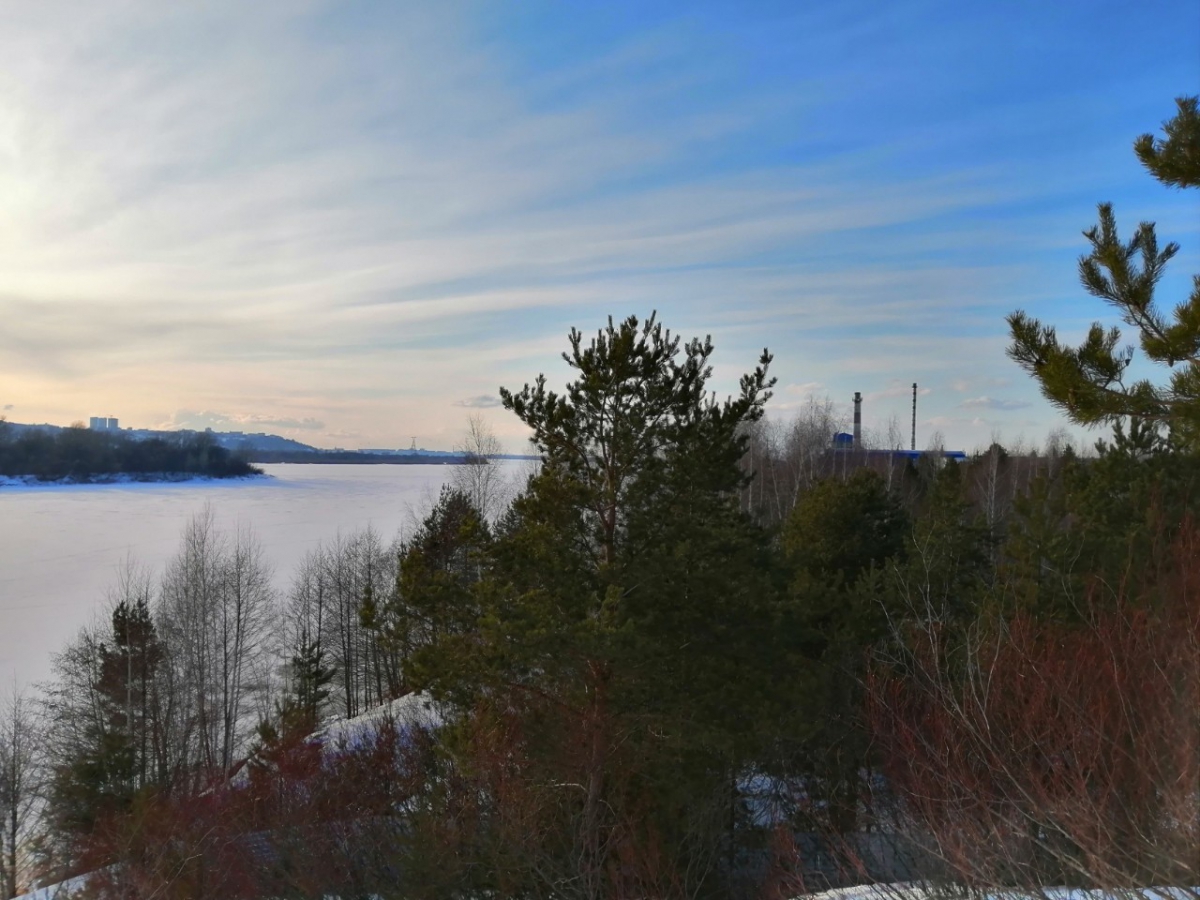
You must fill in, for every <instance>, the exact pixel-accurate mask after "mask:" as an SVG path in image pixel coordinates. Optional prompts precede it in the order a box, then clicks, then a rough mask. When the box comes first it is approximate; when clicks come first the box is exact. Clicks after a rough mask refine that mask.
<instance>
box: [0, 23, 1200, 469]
mask: <svg viewBox="0 0 1200 900" xmlns="http://www.w3.org/2000/svg"><path fill="white" fill-rule="evenodd" d="M1198 35H1200V0H1189V2H1155V0H1144V2H1140V3H1138V4H1130V3H1128V2H1121V3H1108V2H1096V0H1092V2H1066V0H1057V2H1054V3H1046V2H1044V0H1039V2H1005V3H987V4H984V3H952V2H895V3H886V4H885V3H878V2H874V0H871V2H857V0H852V2H840V3H838V2H835V3H829V2H826V3H805V2H795V0H792V2H779V3H773V2H752V0H739V2H735V3H727V4H709V3H703V2H688V3H678V4H675V3H670V2H655V3H644V2H629V3H625V2H603V3H573V2H553V3H549V2H546V3H543V2H536V0H530V2H495V3H489V4H484V3H479V4H476V3H456V2H447V0H438V2H430V3H415V2H414V3H389V2H374V3H367V2H337V3H322V2H308V0H256V2H254V3H244V2H208V3H162V2H158V0H154V2H126V0H112V2H109V0H96V2H89V3H87V4H78V3H71V4H68V3H60V2H57V0H40V2H38V3H28V2H24V0H22V2H8V0H0V61H2V62H0V415H4V416H6V417H7V418H8V419H9V420H11V421H16V422H52V423H56V424H67V423H69V422H72V421H76V420H81V419H82V420H86V419H87V418H88V417H89V416H92V415H113V416H117V417H119V418H120V420H121V424H122V425H125V426H133V427H146V428H150V427H164V428H181V427H212V428H214V429H216V430H241V431H265V432H271V433H277V434H281V435H285V436H289V437H294V438H297V439H299V440H302V441H304V442H306V443H310V444H313V445H315V446H321V447H334V446H337V447H347V448H359V447H407V446H409V445H410V443H411V442H414V441H415V442H416V443H417V445H418V446H422V447H427V448H430V449H450V448H452V447H453V446H455V444H456V443H459V442H460V441H461V439H462V437H463V432H464V430H465V423H466V420H467V417H468V416H469V415H472V414H477V415H480V416H482V417H483V418H484V420H485V421H486V422H487V423H488V424H489V425H490V426H491V427H492V428H493V429H494V430H495V432H496V433H497V434H498V435H499V436H500V437H501V438H502V439H503V441H504V442H505V443H506V445H507V447H508V449H510V450H514V451H519V450H521V449H522V448H523V446H524V444H523V442H524V438H525V435H526V433H525V431H524V428H523V426H522V425H521V423H520V422H519V421H518V420H516V419H515V417H513V416H512V414H511V413H508V412H507V411H505V410H503V409H502V408H500V407H499V401H498V388H499V387H500V386H501V385H503V386H506V387H510V388H519V387H520V386H521V385H522V384H524V383H525V382H528V381H532V380H533V379H534V378H535V377H536V376H537V375H538V373H540V372H544V373H546V375H547V377H548V379H549V381H550V383H551V384H552V385H561V384H563V383H564V382H565V381H566V380H567V378H568V377H569V370H568V368H567V366H566V364H565V363H564V362H563V361H562V359H561V357H560V354H561V352H562V351H563V350H564V349H566V347H567V341H566V335H567V333H568V331H569V330H570V329H571V328H572V327H577V328H579V329H581V330H582V331H584V332H585V333H589V332H594V331H595V330H596V329H598V328H600V327H601V326H603V325H604V324H605V323H606V321H607V317H608V316H614V317H616V318H618V319H619V318H623V317H625V316H627V315H630V314H636V315H638V316H639V317H645V316H646V315H648V314H650V313H651V312H655V311H656V312H657V314H658V317H659V319H660V320H661V321H662V322H663V323H664V324H665V325H666V326H668V327H669V328H671V329H672V331H673V332H676V333H679V334H681V335H683V336H684V337H685V338H687V337H691V336H693V335H701V336H703V335H711V336H712V339H713V342H714V344H715V345H716V353H715V355H714V363H715V368H714V378H713V382H712V384H713V387H714V388H715V389H716V390H717V391H718V393H721V394H724V393H729V392H731V391H734V390H736V385H737V378H738V376H739V375H740V374H741V373H742V372H744V371H748V370H750V369H751V368H752V367H753V365H754V363H755V362H756V360H757V357H758V354H759V353H761V351H762V349H763V348H764V347H767V348H769V349H770V350H771V352H772V353H773V354H774V356H775V359H774V362H773V364H772V374H774V375H775V376H776V377H777V378H778V380H779V381H778V385H777V388H776V391H775V396H774V398H773V399H772V401H771V403H770V404H769V410H770V415H771V416H772V417H775V418H777V419H780V420H787V419H788V418H789V417H790V416H794V415H797V414H800V413H801V412H802V411H803V409H804V408H805V407H806V405H807V404H809V403H810V402H813V401H817V402H821V401H823V400H824V399H826V398H828V399H829V400H831V401H832V402H834V403H835V405H836V408H837V410H838V411H839V413H840V414H842V415H844V416H847V417H848V416H849V413H850V400H851V397H852V395H853V393H854V392H855V391H861V392H862V393H863V395H864V398H865V402H864V408H863V419H864V425H865V427H866V429H867V431H868V433H871V432H874V433H876V434H879V435H882V434H883V433H884V432H885V431H886V430H887V428H888V425H889V422H891V421H892V420H895V421H896V422H898V423H899V424H900V426H901V429H902V431H903V432H904V433H907V430H908V425H909V415H910V404H911V385H912V383H913V382H917V383H918V384H919V386H920V387H919V390H920V398H919V404H918V444H919V445H921V446H925V445H927V444H928V443H929V442H931V441H933V440H935V439H936V437H935V436H940V438H941V440H942V441H943V442H944V444H945V445H946V446H948V447H952V448H963V449H973V448H977V447H982V446H986V445H987V444H988V443H989V442H990V440H991V439H992V437H993V436H998V437H1000V438H1001V439H1002V440H1003V441H1004V442H1005V443H1008V444H1010V445H1011V444H1013V443H1015V442H1017V441H1024V442H1027V443H1031V444H1037V443H1040V442H1041V441H1043V440H1045V438H1046V436H1047V435H1048V434H1050V433H1052V432H1054V431H1055V430H1056V429H1060V428H1062V427H1063V426H1064V425H1065V424H1066V423H1065V421H1064V419H1063V418H1062V416H1061V414H1059V413H1058V412H1056V411H1055V410H1054V409H1052V408H1051V407H1050V406H1049V405H1048V404H1047V403H1046V402H1045V401H1044V400H1043V399H1041V397H1040V395H1039V392H1038V390H1037V387H1036V385H1035V384H1034V383H1033V382H1032V381H1031V380H1030V379H1029V378H1028V377H1027V376H1026V375H1025V374H1024V373H1023V372H1022V371H1021V370H1020V369H1019V368H1018V367H1017V366H1016V365H1015V364H1014V363H1012V362H1010V361H1009V360H1008V359H1007V358H1006V356H1005V348H1006V346H1007V332H1006V326H1005V322H1004V317H1005V315H1006V314H1007V313H1009V312H1011V311H1012V310H1015V309H1018V308H1020V309H1025V310H1027V311H1029V312H1030V313H1032V314H1033V315H1035V316H1038V317H1041V318H1043V319H1044V320H1046V321H1048V322H1051V323H1054V324H1055V325H1057V326H1058V328H1059V331H1060V334H1061V335H1062V336H1064V337H1066V338H1072V339H1077V338H1079V337H1081V336H1082V334H1083V333H1084V331H1085V330H1086V327H1087V325H1088V324H1089V323H1090V322H1091V321H1093V320H1094V319H1099V320H1101V321H1104V322H1105V323H1115V319H1114V317H1113V316H1112V314H1111V311H1110V310H1108V309H1107V308H1105V307H1104V306H1103V304H1102V303H1101V302H1100V301H1098V300H1095V299H1093V298H1091V297H1089V296H1088V295H1086V294H1085V293H1084V292H1083V290H1082V288H1080V287H1079V285H1078V281H1077V276H1076V259H1077V257H1078V256H1079V255H1080V254H1081V253H1083V252H1084V249H1085V241H1084V240H1083V238H1082V237H1081V231H1082V230H1083V229H1085V228H1087V227H1089V226H1090V225H1092V224H1093V223H1094V222H1095V220H1096V211H1095V206H1096V204H1097V203H1098V202H1100V201H1111V202H1113V203H1114V204H1115V208H1116V213H1117V217H1118V222H1119V223H1120V224H1121V226H1122V228H1123V229H1124V230H1125V231H1126V232H1129V231H1132V229H1133V228H1134V226H1135V224H1136V222H1137V221H1139V220H1142V219H1149V220H1153V221H1156V222H1157V223H1158V228H1159V233H1160V239H1161V240H1164V241H1165V240H1168V239H1170V240H1175V241H1178V242H1179V243H1180V244H1181V245H1182V250H1181V251H1180V254H1179V256H1178V257H1177V258H1176V260H1175V262H1174V263H1173V264H1172V266H1171V270H1170V272H1169V274H1168V277H1167V278H1166V279H1165V280H1164V281H1163V283H1162V285H1161V288H1160V289H1161V294H1160V296H1161V297H1162V299H1163V301H1164V303H1165V304H1166V305H1167V306H1168V307H1169V306H1172V305H1174V303H1176V302H1178V301H1180V300H1182V299H1183V298H1184V296H1185V295H1186V293H1187V291H1188V290H1189V286H1190V275H1191V273H1194V272H1200V215H1197V204H1196V194H1195V192H1192V193H1190V194H1188V193H1182V192H1179V191H1175V190H1172V189H1169V188H1166V187H1163V186H1162V185H1160V184H1158V183H1157V182H1155V181H1154V180H1153V179H1152V178H1150V177H1149V176H1148V175H1147V174H1146V173H1145V171H1144V170H1143V169H1142V168H1141V167H1140V165H1139V164H1138V162H1137V160H1136V158H1135V157H1134V155H1133V153H1132V150H1131V144H1132V141H1133V140H1134V138H1135V137H1137V136H1138V135H1139V134H1141V133H1144V132H1147V131H1158V129H1159V126H1160V124H1161V123H1162V122H1163V121H1164V120H1165V119H1167V118H1169V117H1170V116H1171V115H1172V113H1173V109H1174V104H1173V98H1174V97H1176V96H1179V95H1182V94H1187V93H1198V92H1200V40H1198V39H1197V36H1198ZM1080 434H1081V435H1082V436H1083V439H1085V440H1088V441H1090V440H1094V439H1095V437H1096V436H1097V435H1094V434H1093V435H1091V436H1088V435H1085V434H1083V433H1082V432H1080Z"/></svg>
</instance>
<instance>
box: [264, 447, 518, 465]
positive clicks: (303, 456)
mask: <svg viewBox="0 0 1200 900" xmlns="http://www.w3.org/2000/svg"><path fill="white" fill-rule="evenodd" d="M540 458H541V457H538V456H519V455H517V454H507V453H506V454H501V455H499V456H490V457H488V461H489V462H502V461H505V460H533V461H535V462H536V461H537V460H538V459H540ZM245 459H246V461H247V462H252V463H255V464H257V465H261V464H267V465H271V464H282V463H287V464H297V465H329V464H331V463H332V464H338V463H340V464H344V465H356V466H359V465H361V466H381V465H382V466H464V465H470V464H471V462H472V457H470V456H467V455H465V454H462V455H459V454H443V453H438V454H433V453H429V454H421V453H361V452H358V451H355V450H342V451H315V452H306V453H292V452H288V453H263V452H257V453H256V452H250V453H247V454H245Z"/></svg>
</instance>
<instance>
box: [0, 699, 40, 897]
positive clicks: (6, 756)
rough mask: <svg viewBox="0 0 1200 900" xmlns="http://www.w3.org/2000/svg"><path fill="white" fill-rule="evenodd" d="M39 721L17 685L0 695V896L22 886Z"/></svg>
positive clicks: (36, 787) (34, 803) (36, 786)
mask: <svg viewBox="0 0 1200 900" xmlns="http://www.w3.org/2000/svg"><path fill="white" fill-rule="evenodd" d="M39 731H40V727H39V723H38V721H37V719H36V717H35V716H34V709H33V705H32V703H31V702H30V700H29V698H28V697H27V696H26V695H25V693H24V692H23V691H22V690H20V689H19V688H17V687H15V686H14V687H13V688H12V690H11V691H10V692H9V693H8V694H7V695H6V696H4V697H3V698H0V818H2V821H0V896H4V897H15V896H16V895H17V892H18V891H19V890H20V889H21V888H22V883H23V882H24V880H25V879H24V877H23V876H24V870H25V863H26V857H25V851H26V841H27V840H28V839H29V837H30V832H31V830H32V828H33V824H34V819H35V816H36V813H37V809H38V797H39V795H40V783H39V782H40V776H41V766H40V763H41V757H40V752H39V745H40V741H39V737H38V735H39Z"/></svg>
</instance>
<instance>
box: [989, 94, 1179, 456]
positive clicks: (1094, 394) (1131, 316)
mask: <svg viewBox="0 0 1200 900" xmlns="http://www.w3.org/2000/svg"><path fill="white" fill-rule="evenodd" d="M1176 105H1177V107H1178V109H1177V112H1176V114H1175V117H1174V118H1172V119H1171V120H1169V121H1167V122H1165V123H1164V125H1163V131H1164V135H1165V137H1163V138H1162V139H1157V140H1156V139H1155V138H1154V137H1153V136H1152V135H1149V134H1145V135H1142V136H1141V137H1139V138H1138V139H1137V141H1135V143H1134V150H1135V152H1136V154H1137V156H1138V158H1139V159H1140V160H1141V162H1142V164H1143V165H1145V166H1146V168H1147V169H1148V170H1149V172H1150V174H1151V175H1153V176H1154V177H1155V178H1156V179H1158V180H1159V181H1160V182H1162V183H1163V184H1166V185H1169V186H1173V187H1179V188H1188V187H1196V186H1197V185H1200V111H1198V109H1197V98H1196V97H1180V98H1179V99H1178V100H1176ZM1099 212H1100V221H1099V224H1097V225H1096V226H1095V227H1093V228H1090V229H1088V230H1087V231H1085V232H1084V237H1086V238H1087V240H1088V242H1089V243H1090V244H1091V252H1090V253H1089V254H1088V255H1086V256H1084V257H1081V258H1080V260H1079V279H1080V282H1081V283H1082V284H1083V287H1084V289H1085V290H1086V291H1087V292H1088V293H1090V294H1092V295H1093V296H1095V297H1099V298H1100V299H1101V300H1104V301H1105V302H1106V303H1108V304H1109V305H1111V306H1112V307H1113V308H1114V309H1116V310H1117V312H1118V313H1119V315H1120V317H1121V319H1122V321H1123V322H1124V323H1125V324H1126V325H1128V326H1130V327H1132V328H1135V329H1137V331H1138V333H1139V337H1140V346H1141V349H1142V352H1143V354H1145V356H1146V358H1147V359H1149V360H1151V361H1152V362H1155V363H1160V364H1163V365H1166V366H1167V367H1168V368H1169V369H1171V374H1170V376H1169V378H1168V379H1167V381H1166V383H1165V384H1155V383H1154V382H1153V381H1151V380H1150V379H1139V380H1136V381H1132V382H1128V381H1127V380H1126V379H1127V373H1128V369H1129V366H1130V363H1131V362H1132V361H1133V354H1134V351H1133V347H1132V346H1126V347H1122V346H1119V345H1120V342H1121V331H1120V329H1119V328H1116V327H1111V328H1105V327H1104V326H1103V325H1101V324H1100V323H1099V322H1097V323H1094V324H1093V325H1092V326H1091V328H1090V329H1089V330H1088V334H1087V337H1086V338H1085V339H1084V341H1083V343H1081V344H1080V345H1079V346H1078V347H1071V346H1067V345H1065V344H1063V343H1062V342H1060V340H1059V338H1058V335H1057V332H1056V330H1055V328H1054V327H1053V326H1052V325H1043V324H1042V323H1041V322H1040V321H1038V320H1037V319H1034V318H1032V317H1031V316H1029V315H1027V314H1026V313H1025V312H1024V311H1023V310H1017V311H1016V312H1013V313H1012V314H1010V315H1009V317H1008V324H1009V330H1010V333H1011V336H1012V343H1011V345H1010V346H1009V350H1008V354H1009V356H1010V357H1011V358H1012V359H1013V360H1015V361H1016V362H1017V363H1018V364H1019V365H1020V366H1021V367H1022V368H1024V369H1025V370H1026V371H1027V372H1028V373H1029V374H1031V375H1032V376H1034V377H1035V378H1036V379H1037V380H1038V381H1039V382H1040V383H1041V388H1042V393H1043V394H1044V395H1045V397H1046V398H1047V399H1048V400H1049V401H1050V402H1051V403H1053V404H1054V405H1055V406H1057V407H1059V408H1060V409H1062V410H1064V411H1065V412H1066V413H1067V415H1068V416H1069V417H1070V418H1071V420H1072V421H1074V422H1077V423H1079V424H1081V425H1095V424H1100V423H1111V422H1114V421H1117V420H1119V419H1122V418H1125V417H1131V418H1134V419H1139V420H1142V421H1146V422H1157V423H1161V424H1164V425H1167V426H1168V427H1169V428H1170V430H1171V432H1172V435H1173V437H1174V439H1175V440H1176V441H1185V442H1192V443H1194V442H1195V440H1196V438H1197V436H1200V275H1195V276H1193V290H1192V293H1191V295H1190V296H1189V297H1188V298H1186V299H1185V300H1184V301H1183V302H1181V303H1180V304H1178V305H1177V306H1176V307H1175V308H1174V310H1173V311H1172V312H1171V313H1170V314H1169V315H1168V314H1166V313H1164V312H1163V311H1162V310H1161V309H1160V308H1159V307H1158V305H1157V304H1156V303H1155V296H1154V294H1155V288H1156V286H1157V284H1158V282H1159V280H1160V279H1161V278H1162V276H1163V273H1164V271H1165V269H1166V265H1167V263H1168V262H1169V261H1170V260H1171V258H1172V257H1174V256H1175V254H1176V253H1177V252H1178V251H1179V245H1178V244H1176V243H1174V242H1171V243H1168V244H1166V245H1165V246H1163V247H1161V248H1160V247H1159V243H1158V237H1157V235H1156V233H1155V229H1154V223H1153V222H1142V223H1141V224H1139V225H1138V227H1137V230H1136V231H1135V232H1134V234H1133V236H1132V237H1131V238H1130V239H1129V240H1128V241H1122V240H1121V238H1120V236H1119V234H1118V232H1117V223H1116V216H1115V215H1114V213H1113V208H1112V204H1110V203H1101V204H1100V206H1099Z"/></svg>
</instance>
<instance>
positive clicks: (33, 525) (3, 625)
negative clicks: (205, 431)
mask: <svg viewBox="0 0 1200 900" xmlns="http://www.w3.org/2000/svg"><path fill="white" fill-rule="evenodd" d="M502 465H506V466H509V467H512V466H516V465H518V464H516V463H507V464H502ZM262 468H263V469H264V470H265V471H266V472H267V473H268V474H269V475H270V476H271V477H269V478H257V479H250V480H247V481H237V482H221V481H208V482H186V483H182V484H125V485H72V486H63V487H59V486H55V487H36V488H24V487H0V694H3V693H5V692H6V690H7V687H8V686H9V685H10V684H11V682H12V680H13V678H14V676H15V677H16V678H17V680H18V682H20V683H25V684H28V683H31V682H34V681H38V680H42V679H45V678H46V677H47V676H48V675H49V673H50V656H51V654H52V653H55V652H57V651H58V650H59V649H61V648H62V646H63V644H64V642H65V641H66V640H67V639H68V638H70V637H71V636H73V635H74V634H75V633H76V632H77V631H78V630H79V628H80V627H81V626H82V625H84V624H86V623H87V622H88V621H90V620H91V618H92V617H93V616H94V615H95V614H96V613H97V612H98V611H99V610H101V609H103V608H104V606H105V594H106V592H107V591H108V590H109V588H110V587H111V586H112V585H113V584H114V583H115V581H116V576H117V571H118V569H119V568H120V567H121V566H122V565H123V563H124V561H125V559H126V558H127V557H132V558H133V559H134V560H135V561H136V562H138V563H140V564H142V565H144V566H146V567H148V568H150V570H151V571H152V572H153V573H154V574H155V576H158V575H161V573H162V571H163V569H164V567H165V564H166V562H167V561H168V560H169V559H170V558H171V557H172V556H173V555H174V554H175V553H176V551H177V549H178V547H179V540H180V536H181V535H182V533H183V529H184V526H185V524H186V523H187V522H188V520H189V519H190V518H191V517H192V516H193V515H195V514H196V513H198V512H200V511H202V510H203V509H204V507H205V504H210V505H211V506H212V510H213V513H214V515H215V519H216V525H217V527H218V528H220V529H230V530H232V529H234V528H236V527H238V526H239V525H243V526H249V527H251V528H252V529H253V530H254V532H255V534H256V535H257V536H258V539H259V541H260V543H261V544H262V546H263V549H264V551H265V555H266V558H267V559H268V561H269V562H270V563H271V565H272V567H273V569H274V571H275V583H276V586H277V587H279V588H281V589H282V588H286V586H287V584H288V583H289V581H290V579H291V577H292V573H293V572H294V571H295V570H296V567H297V565H298V563H299V562H300V560H301V559H302V558H303V557H304V554H305V553H306V552H307V551H308V550H310V549H312V548H314V547H316V546H317V545H318V544H321V543H323V542H325V541H328V540H330V539H331V538H333V537H335V536H336V535H337V533H338V532H339V531H341V532H342V533H349V532H353V531H358V530H360V529H363V528H366V527H367V526H368V525H370V526H372V527H373V528H374V529H375V530H376V531H377V532H379V534H380V535H381V536H382V537H383V539H384V541H385V542H386V541H389V540H391V538H393V537H394V536H395V535H396V534H397V533H400V532H402V531H406V530H411V528H412V525H413V523H414V522H415V521H417V520H419V518H420V517H421V516H423V514H424V513H425V512H426V511H427V510H428V509H429V507H430V505H431V504H432V501H433V500H434V499H436V497H437V493H438V491H439V489H440V488H441V485H442V483H443V482H444V481H445V480H446V479H447V478H449V477H450V475H451V472H452V471H453V469H452V467H450V466H421V465H378V466H354V465H267V466H263V467H262Z"/></svg>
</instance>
